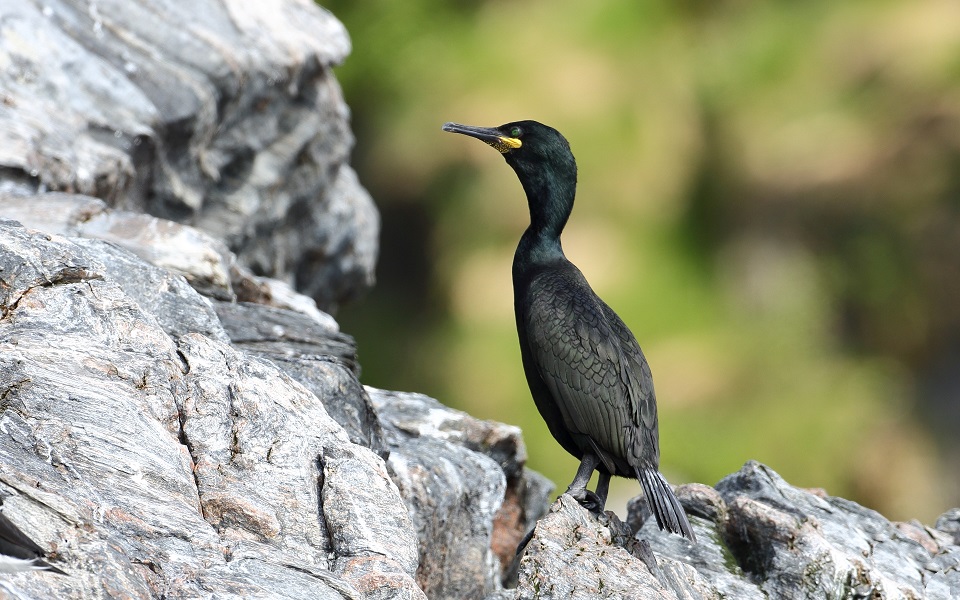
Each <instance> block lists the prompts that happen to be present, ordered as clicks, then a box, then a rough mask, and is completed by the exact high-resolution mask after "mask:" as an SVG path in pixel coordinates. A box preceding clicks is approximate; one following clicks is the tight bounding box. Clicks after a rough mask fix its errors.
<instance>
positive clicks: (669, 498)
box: [442, 120, 696, 542]
mask: <svg viewBox="0 0 960 600" xmlns="http://www.w3.org/2000/svg"><path fill="white" fill-rule="evenodd" d="M442 129H443V131H447V132H450V133H458V134H462V135H466V136H470V137H473V138H476V139H478V140H480V141H482V142H485V143H486V144H488V145H490V146H492V147H493V148H494V149H496V150H497V151H499V152H500V153H501V154H502V156H503V158H504V159H505V160H506V162H507V164H508V165H510V167H512V168H513V170H514V171H515V172H516V175H517V178H518V179H519V180H520V184H521V186H522V187H523V191H524V193H525V195H526V197H527V204H528V206H529V210H530V225H529V226H528V227H527V229H526V230H525V231H524V232H523V235H522V236H521V238H520V243H519V244H518V245H517V250H516V253H515V254H514V259H513V273H512V275H513V291H514V312H515V316H516V321H517V334H518V337H519V341H520V356H521V360H522V363H523V370H524V374H525V375H526V379H527V384H528V386H529V388H530V393H531V395H532V396H533V400H534V403H535V404H536V406H537V409H538V410H539V412H540V415H541V416H542V417H543V420H544V421H545V422H546V424H547V427H548V429H549V430H550V433H551V434H552V435H553V437H554V438H555V439H556V441H557V442H558V443H559V444H560V446H561V447H563V449H564V450H566V451H567V452H569V453H570V454H572V455H573V456H574V457H576V458H577V459H579V460H580V466H579V468H578V469H577V473H576V476H575V477H574V479H573V481H572V482H571V483H570V486H569V487H568V488H567V490H566V493H568V494H570V495H571V496H572V497H573V498H574V499H576V500H577V501H578V502H579V503H580V504H581V505H582V506H584V507H585V508H588V509H590V510H592V511H593V512H596V513H598V514H599V513H602V512H603V509H604V506H605V505H606V501H607V495H608V492H609V486H610V478H611V476H613V475H616V476H619V477H627V478H636V479H637V480H639V482H640V485H641V487H642V488H643V492H644V496H645V497H646V499H647V503H648V504H649V506H650V508H651V511H652V512H653V514H654V516H655V517H656V521H657V525H658V526H659V527H660V529H661V530H666V531H669V532H671V533H675V534H678V535H681V536H684V537H686V538H688V539H689V540H690V541H691V542H696V536H695V534H694V532H693V529H692V528H691V527H690V522H689V521H688V519H687V515H686V513H685V512H684V510H683V507H682V506H681V505H680V502H679V501H678V500H677V497H676V495H675V494H674V493H673V490H672V489H671V487H670V484H669V483H667V480H666V479H665V478H664V477H663V475H662V474H661V473H660V471H659V462H660V448H659V431H658V421H657V400H656V395H655V393H654V389H653V375H652V373H651V371H650V366H649V365H648V364H647V359H646V357H645V356H644V354H643V351H642V350H641V349H640V345H639V344H638V343H637V340H636V338H635V337H634V335H633V333H632V332H631V331H630V329H629V328H628V327H627V326H626V325H625V324H624V322H623V320H621V319H620V317H619V316H618V315H617V314H616V313H615V312H614V311H613V309H611V308H610V307H609V306H608V305H607V304H606V303H605V302H604V301H603V300H601V299H600V297H599V296H597V294H596V293H595V292H594V291H593V289H592V288H591V287H590V285H589V283H587V280H586V278H585V277H584V275H583V273H581V271H580V269H578V268H577V267H576V265H574V264H573V263H572V262H570V261H569V260H568V259H567V257H566V256H565V255H564V253H563V248H562V247H561V243H560V234H561V233H562V232H563V229H564V227H565V226H566V224H567V220H568V219H569V217H570V213H571V211H572V210H573V202H574V197H575V196H576V187H577V163H576V160H575V159H574V157H573V152H572V151H571V149H570V144H569V142H568V141H567V139H566V138H565V137H564V136H563V135H562V134H561V133H560V132H559V131H557V130H556V129H554V128H552V127H549V126H547V125H544V124H542V123H539V122H537V121H531V120H524V121H514V122H510V123H506V124H504V125H500V126H499V127H476V126H472V125H462V124H459V123H445V124H444V125H443V127H442ZM594 471H599V477H598V482H597V487H596V491H590V490H588V489H587V485H588V484H589V482H590V478H591V477H592V475H593V472H594Z"/></svg>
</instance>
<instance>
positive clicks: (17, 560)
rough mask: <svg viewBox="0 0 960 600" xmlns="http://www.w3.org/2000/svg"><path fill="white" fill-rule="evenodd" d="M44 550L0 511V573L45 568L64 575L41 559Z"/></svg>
mask: <svg viewBox="0 0 960 600" xmlns="http://www.w3.org/2000/svg"><path fill="white" fill-rule="evenodd" d="M46 556H47V553H46V551H44V549H43V548H41V547H40V546H39V545H37V543H36V542H34V541H33V540H31V539H30V538H28V537H27V535H26V534H25V533H23V532H22V531H20V529H19V528H18V527H17V526H16V525H14V524H13V522H12V521H10V519H8V518H7V517H6V515H4V514H3V513H2V512H0V573H18V572H21V571H31V570H46V571H53V572H54V573H59V574H61V575H66V573H65V572H63V571H61V570H60V569H58V568H57V567H55V566H53V565H51V564H50V563H48V562H46V561H45V560H43V559H44V558H45V557H46Z"/></svg>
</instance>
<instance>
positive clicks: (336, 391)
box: [214, 302, 387, 457]
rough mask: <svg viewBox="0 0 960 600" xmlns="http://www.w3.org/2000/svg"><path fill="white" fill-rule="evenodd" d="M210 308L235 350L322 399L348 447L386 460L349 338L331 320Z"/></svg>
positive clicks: (235, 306) (244, 306)
mask: <svg viewBox="0 0 960 600" xmlns="http://www.w3.org/2000/svg"><path fill="white" fill-rule="evenodd" d="M214 306H215V309H216V311H217V314H218V315H219V317H220V319H221V321H222V323H223V325H224V327H226V330H227V333H228V335H229V336H230V339H231V341H232V342H233V344H234V345H235V346H236V347H238V348H242V349H244V350H245V351H247V352H249V353H251V354H255V355H257V356H261V357H263V358H266V359H269V360H271V361H272V362H273V363H274V364H275V365H277V366H278V367H279V368H280V369H281V370H283V372H284V373H286V374H287V375H289V376H290V377H292V378H293V379H295V380H296V381H297V382H299V383H300V384H302V385H303V386H305V387H306V388H307V389H309V390H310V391H311V392H313V393H314V394H315V395H316V396H317V397H318V398H320V400H321V401H322V402H323V405H324V407H325V408H326V409H327V412H328V413H329V414H330V415H331V416H333V418H334V419H335V420H336V421H337V422H338V423H339V424H340V425H341V426H342V427H344V429H345V430H346V432H347V434H348V435H349V437H350V441H352V442H354V443H355V444H360V445H361V446H365V447H367V448H370V449H372V450H373V451H374V452H376V453H378V454H380V455H381V456H383V457H386V455H387V448H386V444H385V442H384V440H383V430H382V428H381V425H380V420H379V419H378V417H377V414H376V412H375V410H374V408H373V406H372V404H371V402H370V398H369V397H368V396H367V392H366V390H364V388H363V386H362V385H360V382H359V381H358V380H357V377H358V376H359V374H360V373H359V371H360V368H359V364H358V363H357V354H356V346H355V344H354V342H353V338H351V337H350V336H347V335H345V334H342V333H340V332H339V328H338V326H337V322H336V321H334V320H333V318H332V317H330V316H329V315H324V317H325V319H323V320H321V321H320V322H318V321H317V320H315V318H314V317H312V316H310V315H308V314H302V313H295V312H292V311H289V310H281V309H277V308H273V307H269V306H263V305H259V304H250V303H228V302H215V305H214Z"/></svg>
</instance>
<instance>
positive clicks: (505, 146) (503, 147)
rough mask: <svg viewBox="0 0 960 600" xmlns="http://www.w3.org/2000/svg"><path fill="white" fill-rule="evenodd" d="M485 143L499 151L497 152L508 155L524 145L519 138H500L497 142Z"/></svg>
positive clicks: (489, 141) (487, 141)
mask: <svg viewBox="0 0 960 600" xmlns="http://www.w3.org/2000/svg"><path fill="white" fill-rule="evenodd" d="M483 141H484V142H486V143H488V144H490V145H491V146H493V147H494V148H496V149H497V152H499V153H500V154H506V153H507V152H510V151H511V150H516V149H517V148H519V147H520V146H522V145H523V143H522V142H521V141H520V140H519V139H518V138H509V137H498V138H497V139H495V140H483Z"/></svg>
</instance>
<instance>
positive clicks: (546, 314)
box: [514, 259, 659, 477]
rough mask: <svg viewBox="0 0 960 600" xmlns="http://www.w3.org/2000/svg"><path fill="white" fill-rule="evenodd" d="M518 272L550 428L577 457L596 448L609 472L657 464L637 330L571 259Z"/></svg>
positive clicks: (528, 358)
mask: <svg viewBox="0 0 960 600" xmlns="http://www.w3.org/2000/svg"><path fill="white" fill-rule="evenodd" d="M519 271H520V272H519V273H518V272H517V270H515V277H514V288H515V303H516V311H517V329H518V332H519V334H520V344H521V351H522V354H523V357H524V367H525V371H526V374H527V380H528V383H529V384H530V388H531V392H532V393H533V395H534V399H535V400H536V402H537V406H538V408H540V412H541V414H542V415H543V416H544V419H545V420H546V421H547V422H548V425H550V429H551V432H553V433H554V436H555V437H557V440H558V441H559V442H560V443H561V445H562V446H563V447H564V448H565V449H567V451H569V452H571V453H572V454H574V455H575V456H577V457H580V456H582V454H583V452H591V451H592V452H595V453H597V454H598V455H599V456H600V459H601V461H602V463H603V465H604V467H605V468H606V470H608V471H609V472H610V473H611V474H616V475H622V476H627V477H632V476H633V475H634V467H636V466H650V467H653V468H656V467H657V464H658V462H659V460H658V458H659V451H658V441H657V412H656V399H655V395H654V391H653V379H652V377H651V374H650V369H649V367H648V365H647V361H646V359H645V358H644V356H643V352H642V351H641V350H640V346H639V345H638V344H637V341H636V339H635V338H634V336H633V334H632V333H631V332H630V330H629V329H628V328H627V326H626V325H625V324H624V323H623V321H622V320H621V319H620V317H619V316H617V314H616V313H615V312H614V311H613V310H612V309H611V308H610V307H609V306H607V304H606V303H604V302H603V301H602V300H601V299H600V298H599V297H598V296H597V295H596V294H595V293H594V292H593V290H592V289H591V288H590V286H589V284H588V283H587V281H586V279H585V278H584V277H583V275H582V274H581V273H580V270H579V269H577V267H576V266H574V265H573V264H572V263H570V262H569V261H567V260H566V259H560V260H555V261H551V262H549V263H545V264H541V265H538V266H534V267H531V268H526V269H519ZM538 396H539V397H538ZM545 408H546V410H545ZM548 413H551V414H548ZM551 420H553V421H554V422H555V423H553V424H551ZM556 429H559V430H562V431H561V434H560V435H558V434H557V432H556V431H555V430H556ZM564 434H565V435H566V436H568V439H562V438H563V437H564ZM571 446H572V447H573V448H571Z"/></svg>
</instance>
